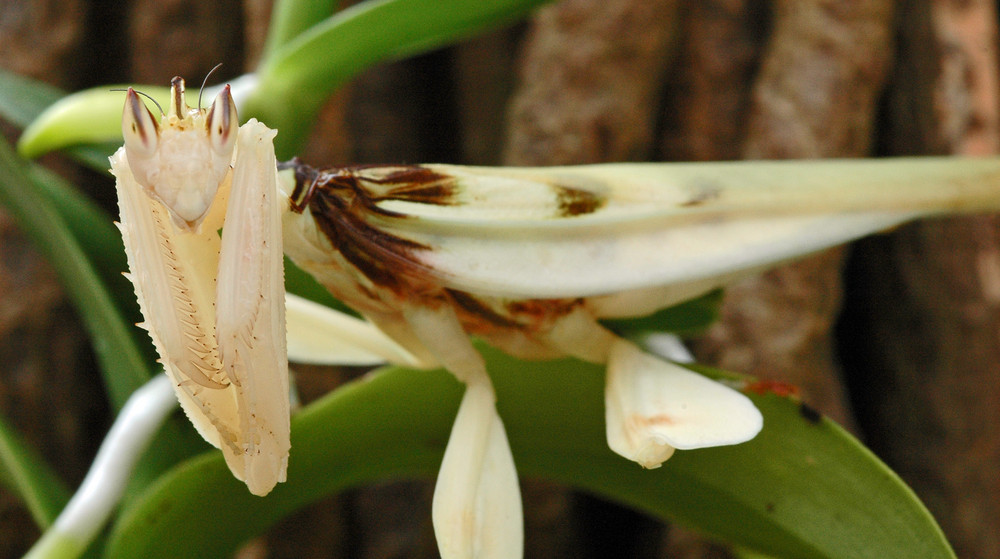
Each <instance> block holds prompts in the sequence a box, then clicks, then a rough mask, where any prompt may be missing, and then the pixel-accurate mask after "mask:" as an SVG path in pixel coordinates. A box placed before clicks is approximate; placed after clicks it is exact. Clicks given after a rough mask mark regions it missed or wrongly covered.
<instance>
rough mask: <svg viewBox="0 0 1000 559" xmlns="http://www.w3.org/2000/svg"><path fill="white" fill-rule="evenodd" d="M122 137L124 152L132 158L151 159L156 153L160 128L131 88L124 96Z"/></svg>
mask: <svg viewBox="0 0 1000 559" xmlns="http://www.w3.org/2000/svg"><path fill="white" fill-rule="evenodd" d="M122 136H123V137H124V138H125V150H126V151H127V152H128V153H129V156H130V157H133V158H136V157H138V158H148V157H151V156H152V155H153V154H154V153H156V148H157V146H158V145H159V140H160V127H159V125H158V124H157V122H156V118H155V117H153V113H151V112H149V109H148V108H146V104H145V103H143V102H142V100H141V99H139V94H138V93H136V92H135V90H134V89H132V88H131V87H130V88H128V91H127V92H126V94H125V110H124V111H123V113H122Z"/></svg>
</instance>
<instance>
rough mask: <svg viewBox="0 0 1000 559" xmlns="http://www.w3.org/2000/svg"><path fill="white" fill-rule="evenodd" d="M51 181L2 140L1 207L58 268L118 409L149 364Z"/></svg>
mask: <svg viewBox="0 0 1000 559" xmlns="http://www.w3.org/2000/svg"><path fill="white" fill-rule="evenodd" d="M46 177H48V175H45V174H43V173H41V172H38V171H32V170H31V164H30V163H28V162H26V161H23V160H21V159H19V158H18V157H17V156H16V155H15V154H14V152H13V150H12V149H11V148H10V146H9V145H8V144H7V142H6V141H0V203H2V204H3V205H4V206H5V207H6V208H7V209H8V210H9V211H10V212H11V215H13V217H14V218H15V219H16V220H17V223H18V226H19V227H20V228H21V230H22V231H24V232H25V233H26V234H27V235H28V236H29V237H30V238H31V240H32V242H33V243H34V245H35V246H36V247H37V248H38V249H39V250H40V251H41V252H42V254H43V255H44V256H45V257H46V259H47V260H48V261H49V262H50V263H51V264H52V266H53V267H54V268H55V270H56V273H57V274H58V275H59V278H60V280H61V282H62V285H63V287H64V288H65V289H66V291H67V293H68V294H69V296H70V298H71V299H72V300H73V303H74V304H75V305H76V308H77V309H79V311H80V313H81V316H82V318H83V321H84V324H85V326H86V328H87V330H88V332H89V333H90V335H91V338H92V339H93V340H94V348H95V351H96V354H97V359H98V361H99V362H100V364H101V369H102V370H103V371H104V372H105V382H106V386H107V388H108V391H109V394H110V396H111V400H112V402H113V404H114V405H115V408H116V409H117V408H119V407H120V406H121V405H122V404H124V402H125V400H126V399H127V398H128V396H129V395H130V394H131V393H132V392H133V391H134V390H135V389H136V388H138V387H139V386H141V385H142V384H143V383H144V382H145V381H146V380H148V379H149V376H150V369H149V365H148V364H147V361H146V359H145V356H144V354H143V352H142V351H140V350H139V349H138V347H137V346H136V344H135V340H134V339H133V338H132V334H131V332H130V328H131V326H129V325H127V324H126V322H125V321H124V320H123V318H122V315H121V314H120V313H119V311H118V309H117V308H116V306H115V305H114V303H113V302H112V298H111V296H110V295H109V293H108V291H107V290H106V289H105V287H104V284H103V283H102V282H101V280H100V278H99V276H98V274H97V273H96V271H95V270H94V267H93V265H92V264H91V262H90V261H89V259H88V258H87V256H86V253H85V252H84V250H83V248H82V247H81V245H80V242H79V241H78V240H77V239H76V237H74V235H73V231H72V230H71V229H70V227H69V226H68V225H67V224H66V221H65V219H64V218H63V217H62V215H60V213H59V211H58V210H57V209H56V207H55V205H54V204H53V203H52V202H51V200H50V199H49V196H47V195H46V194H45V193H47V192H51V191H52V188H53V185H51V184H43V183H44V182H45V181H46Z"/></svg>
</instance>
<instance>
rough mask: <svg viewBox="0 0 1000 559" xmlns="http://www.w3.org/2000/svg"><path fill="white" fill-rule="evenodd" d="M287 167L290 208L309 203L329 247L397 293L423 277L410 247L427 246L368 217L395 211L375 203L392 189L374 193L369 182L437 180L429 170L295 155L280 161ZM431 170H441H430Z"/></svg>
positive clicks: (422, 268) (299, 208) (298, 209)
mask: <svg viewBox="0 0 1000 559" xmlns="http://www.w3.org/2000/svg"><path fill="white" fill-rule="evenodd" d="M289 168H291V169H293V170H294V172H295V189H294V190H293V192H292V195H291V197H290V200H289V203H290V204H291V206H292V209H293V210H294V211H296V212H298V213H301V212H303V211H305V209H306V208H308V209H309V211H310V213H311V214H312V216H313V219H314V220H315V221H316V224H317V225H318V227H319V229H320V231H322V232H323V234H324V235H326V237H327V238H328V239H329V240H330V243H331V244H332V245H333V248H334V249H335V250H337V251H338V252H339V253H340V254H341V255H342V256H343V257H344V258H345V259H346V260H347V261H348V262H350V263H351V265H353V266H354V267H355V268H356V269H357V270H358V271H359V272H360V273H361V274H363V275H364V276H365V277H367V278H368V279H369V280H371V281H372V282H373V283H374V284H375V285H378V286H381V287H386V288H389V289H392V290H393V291H396V292H397V293H406V292H409V291H411V290H412V289H413V285H414V283H420V279H422V278H426V277H427V275H428V274H429V270H427V269H426V268H425V266H424V265H423V264H422V263H421V262H420V260H419V259H418V258H417V257H416V255H415V254H414V253H415V252H416V251H419V250H427V249H428V247H426V246H424V245H422V244H420V243H417V242H414V241H411V240H409V239H404V238H402V237H398V236H396V235H393V234H391V233H388V232H386V231H385V230H383V229H381V228H380V227H377V226H375V225H372V224H371V223H370V222H369V221H370V219H371V218H372V217H373V216H375V215H382V216H386V215H389V216H395V215H396V214H395V213H394V212H387V211H385V210H381V209H380V208H379V207H378V206H377V202H378V200H380V199H393V198H392V196H391V195H388V194H383V193H380V192H375V193H373V192H372V191H371V190H369V188H367V187H368V186H369V185H371V184H389V185H392V184H394V183H393V182H392V181H393V180H395V179H396V178H405V177H410V178H413V177H422V180H426V181H430V180H436V179H433V178H432V176H431V175H429V174H426V173H420V172H419V171H417V170H414V169H411V168H406V169H409V170H399V171H393V172H391V173H389V174H378V173H374V172H365V171H366V169H363V168H355V167H344V168H336V169H331V170H317V169H314V168H312V167H310V166H308V165H306V164H304V163H302V162H301V161H299V160H298V159H293V160H292V161H289V162H285V163H281V164H279V169H289ZM393 169H400V168H393ZM433 176H435V177H437V176H440V175H437V174H436V173H434V174H433ZM387 177H388V178H387ZM404 196H405V195H404ZM418 197H419V196H418ZM400 199H405V198H400Z"/></svg>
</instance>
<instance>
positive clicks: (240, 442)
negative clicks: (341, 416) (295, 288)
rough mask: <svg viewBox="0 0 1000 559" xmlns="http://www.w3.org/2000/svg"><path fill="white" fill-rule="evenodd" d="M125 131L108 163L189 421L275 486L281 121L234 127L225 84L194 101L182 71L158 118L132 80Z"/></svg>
mask: <svg viewBox="0 0 1000 559" xmlns="http://www.w3.org/2000/svg"><path fill="white" fill-rule="evenodd" d="M122 132H123V135H124V136H125V146H124V147H123V148H122V149H119V150H118V152H117V153H115V155H114V156H113V157H112V158H111V168H112V173H114V175H115V177H116V179H117V180H116V186H117V189H118V197H119V207H120V211H121V215H120V220H121V223H120V226H119V227H120V229H121V231H122V237H123V239H124V241H125V248H126V253H127V254H128V260H129V268H130V270H131V272H130V276H129V277H130V279H131V280H132V283H133V284H134V286H135V290H136V296H137V298H138V299H139V305H140V307H141V308H142V312H143V316H145V322H144V324H143V326H144V327H145V328H146V329H147V330H148V331H149V333H150V337H151V338H152V339H153V343H154V344H155V345H156V348H157V351H158V352H159V354H160V358H161V362H162V363H163V366H164V369H165V370H166V372H167V374H168V375H169V376H170V377H171V379H173V381H174V385H175V388H176V391H177V396H178V399H179V400H180V402H181V406H182V407H183V408H184V411H185V412H186V413H187V415H188V417H189V418H191V421H192V423H194V425H195V427H196V428H197V429H198V431H199V432H200V433H201V434H202V436H204V437H205V439H206V440H208V441H209V442H210V443H212V444H213V445H215V446H217V447H219V448H220V449H222V452H223V454H224V455H225V457H226V463H227V464H228V465H229V468H230V469H231V470H232V471H233V474H234V475H235V476H236V477H237V478H239V479H241V480H244V481H246V483H247V486H248V487H249V488H250V491H251V492H253V493H255V494H258V495H264V494H267V493H268V492H269V491H270V490H271V489H272V488H273V487H274V485H275V484H276V483H277V482H279V481H284V479H285V469H286V466H287V461H288V449H289V401H288V368H287V367H288V364H287V358H286V356H285V353H286V352H285V316H284V282H283V280H282V277H283V275H282V249H281V230H280V215H279V207H280V205H279V203H278V200H277V198H276V196H277V189H276V183H275V181H276V175H275V161H274V149H273V147H271V139H272V138H273V136H274V132H273V131H270V130H267V128H266V127H264V126H263V125H261V124H259V123H257V122H256V121H253V120H251V121H250V122H248V123H247V124H246V125H244V126H243V127H242V128H240V127H239V123H238V121H237V118H236V107H235V105H234V103H233V100H232V96H231V95H230V93H229V89H228V88H225V89H224V90H223V91H222V93H220V94H219V96H218V98H217V99H216V100H215V102H214V103H213V104H212V107H211V109H209V110H208V111H206V110H204V109H201V108H200V107H199V108H194V109H192V108H190V107H188V106H187V104H186V103H185V100H184V81H183V80H181V79H180V78H175V79H174V81H173V83H172V97H171V104H170V109H169V111H168V112H167V114H166V115H163V118H162V120H161V121H159V122H157V120H156V119H155V118H154V117H153V115H152V114H151V113H150V112H149V111H148V109H146V107H145V106H144V105H143V104H142V102H141V101H140V99H139V97H138V95H137V94H136V93H135V92H134V91H132V90H131V89H129V90H128V93H127V97H126V104H125V111H124V115H123V120H122ZM234 185H235V186H234ZM220 228H222V229H223V233H222V237H221V238H220V237H219V233H218V230H219V229H220Z"/></svg>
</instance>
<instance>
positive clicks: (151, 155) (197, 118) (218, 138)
mask: <svg viewBox="0 0 1000 559" xmlns="http://www.w3.org/2000/svg"><path fill="white" fill-rule="evenodd" d="M199 105H200V103H199ZM238 130H239V119H238V117H237V115H236V103H235V102H234V101H233V96H232V94H231V93H230V91H229V86H228V85H227V86H225V87H224V88H223V89H222V91H221V92H220V93H219V95H218V96H217V97H216V98H215V101H214V102H213V103H212V106H211V108H209V109H208V110H205V109H203V108H201V107H200V106H199V107H197V108H191V107H189V106H188V105H187V103H186V102H185V101H184V80H183V79H182V78H180V77H176V78H174V79H173V80H171V82H170V108H169V109H168V111H167V114H165V115H163V117H162V120H161V121H160V122H157V120H156V118H155V117H154V116H153V113H151V112H150V111H149V109H148V108H147V107H146V105H145V104H144V103H143V102H142V100H140V99H139V95H138V94H137V93H136V92H135V90H133V89H132V88H131V87H130V88H128V93H127V96H126V99H125V111H124V113H123V114H122V135H123V136H124V138H125V154H126V157H128V163H129V166H130V167H131V169H132V173H133V175H134V176H135V178H136V181H137V182H138V183H139V184H140V185H141V186H142V187H143V188H144V189H145V190H146V192H148V193H149V195H150V196H152V197H153V198H155V199H157V200H159V201H160V202H161V203H162V204H163V205H164V206H165V207H166V208H167V210H168V211H169V212H170V217H171V218H172V219H173V221H174V223H175V224H176V225H177V227H179V228H181V229H185V230H197V229H198V228H199V226H200V225H201V221H202V219H203V218H204V217H205V214H206V213H207V212H208V209H209V207H211V205H212V201H213V200H214V199H215V194H216V191H217V190H218V188H219V184H220V183H221V182H222V181H223V179H224V178H225V177H226V173H227V172H228V171H229V167H230V163H231V162H232V158H233V148H234V147H235V146H236V134H237V131H238Z"/></svg>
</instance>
